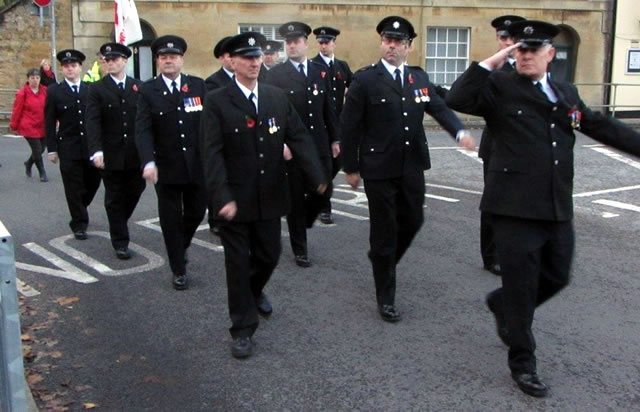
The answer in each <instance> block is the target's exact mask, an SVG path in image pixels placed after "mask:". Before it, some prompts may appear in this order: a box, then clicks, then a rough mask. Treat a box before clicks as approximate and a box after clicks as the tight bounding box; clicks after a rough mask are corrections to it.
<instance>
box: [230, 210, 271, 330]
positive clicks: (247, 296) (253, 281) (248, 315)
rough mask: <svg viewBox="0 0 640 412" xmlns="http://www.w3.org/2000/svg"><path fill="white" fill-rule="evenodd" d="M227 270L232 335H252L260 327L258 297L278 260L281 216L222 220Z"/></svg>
mask: <svg viewBox="0 0 640 412" xmlns="http://www.w3.org/2000/svg"><path fill="white" fill-rule="evenodd" d="M218 224H219V226H220V237H221V240H222V245H223V246H224V262H225V268H226V271H227V294H228V298H229V315H230V317H231V328H230V329H229V332H230V333H231V336H232V337H234V338H236V337H247V336H252V335H253V333H254V332H255V330H256V328H257V327H258V311H257V308H256V299H257V298H258V297H259V296H260V294H261V293H262V289H263V288H264V286H265V285H266V284H267V282H268V281H269V278H270V277H271V274H272V273H273V270H274V269H275V268H276V266H277V264H278V259H279V257H280V252H281V251H282V247H281V244H280V230H281V224H280V218H277V219H269V220H259V221H256V222H248V223H242V222H226V221H225V222H219V223H218Z"/></svg>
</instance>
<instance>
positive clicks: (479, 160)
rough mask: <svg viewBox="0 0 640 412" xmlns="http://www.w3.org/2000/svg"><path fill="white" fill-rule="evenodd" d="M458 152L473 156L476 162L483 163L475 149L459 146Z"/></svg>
mask: <svg viewBox="0 0 640 412" xmlns="http://www.w3.org/2000/svg"><path fill="white" fill-rule="evenodd" d="M458 152H460V153H462V154H463V155H465V156H468V157H470V158H472V159H473V160H475V161H476V162H479V163H483V161H482V159H481V158H479V157H478V152H476V151H475V150H467V149H461V148H458Z"/></svg>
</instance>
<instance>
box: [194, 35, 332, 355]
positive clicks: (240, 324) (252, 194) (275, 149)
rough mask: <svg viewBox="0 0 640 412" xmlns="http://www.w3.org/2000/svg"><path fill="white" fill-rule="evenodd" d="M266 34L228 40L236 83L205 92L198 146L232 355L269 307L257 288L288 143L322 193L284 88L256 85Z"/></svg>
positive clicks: (270, 251) (282, 193)
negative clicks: (219, 247) (219, 254)
mask: <svg viewBox="0 0 640 412" xmlns="http://www.w3.org/2000/svg"><path fill="white" fill-rule="evenodd" d="M264 41H265V38H264V36H262V35H261V34H260V33H255V32H247V33H242V34H239V35H237V36H234V37H233V38H232V39H231V40H230V41H229V43H228V50H229V51H230V52H231V56H232V59H233V64H234V67H235V73H236V78H235V81H234V82H232V83H231V84H229V85H228V86H226V87H224V88H222V89H218V90H215V91H212V92H210V93H208V94H207V97H206V99H205V104H204V113H203V115H202V131H201V147H202V154H203V165H204V167H205V171H206V173H205V176H206V180H207V187H208V190H209V193H210V194H211V196H212V199H213V204H214V205H215V209H214V210H216V211H217V214H218V216H219V218H220V219H222V221H221V222H220V231H221V239H222V244H223V245H224V255H225V266H226V271H227V289H228V294H229V314H230V316H231V322H232V326H231V329H230V332H231V336H232V338H233V344H232V346H231V354H232V355H233V356H234V357H236V358H245V357H247V356H250V355H251V353H252V348H253V342H252V338H251V337H252V336H253V334H254V332H255V330H256V328H257V327H258V312H259V313H260V314H261V315H263V316H267V315H269V314H271V312H272V307H271V304H270V303H269V301H268V299H267V297H266V296H265V294H264V293H263V288H264V287H265V285H266V283H267V281H268V280H269V278H270V277H271V274H272V273H273V270H274V269H275V267H276V265H277V263H278V258H279V256H280V252H281V249H282V248H281V244H280V236H281V227H280V226H281V224H280V218H281V217H282V216H283V215H284V214H286V213H287V211H288V210H289V207H290V202H289V193H288V185H287V167H286V165H285V160H284V157H283V156H282V153H283V150H284V144H285V143H286V144H287V145H288V146H289V147H290V148H291V150H292V151H293V155H294V157H295V159H297V161H298V167H300V169H301V170H302V171H303V172H304V174H305V176H306V177H307V180H308V181H309V182H310V183H311V184H312V185H313V187H314V188H315V190H316V191H317V192H319V193H322V192H323V191H324V190H326V187H327V180H326V175H325V173H324V171H323V170H322V168H321V167H320V163H319V159H318V155H317V153H316V150H315V145H314V144H313V142H312V140H311V137H310V136H309V134H308V132H307V130H306V128H305V126H304V124H303V123H302V121H301V120H300V117H299V116H298V114H297V113H296V111H295V109H294V108H293V106H292V105H291V103H289V101H288V100H287V99H286V97H285V93H284V92H283V91H282V90H280V89H278V88H276V87H273V86H270V85H265V84H262V83H258V82H257V78H258V73H259V71H260V66H261V64H262V50H261V47H262V46H263V45H264Z"/></svg>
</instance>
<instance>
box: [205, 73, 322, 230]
mask: <svg viewBox="0 0 640 412" xmlns="http://www.w3.org/2000/svg"><path fill="white" fill-rule="evenodd" d="M204 107H205V109H204V113H203V115H202V132H201V147H202V153H203V165H204V167H205V170H206V173H205V175H206V183H207V188H208V191H209V193H210V195H211V196H212V201H213V205H214V206H215V207H214V210H216V211H218V210H220V209H221V208H222V207H223V206H224V205H226V204H227V203H229V202H231V201H235V202H236V204H237V206H238V212H237V214H236V216H235V217H234V219H233V220H234V221H237V222H250V221H256V220H264V219H273V218H279V217H281V216H283V215H285V214H287V213H288V211H289V206H290V199H289V192H288V190H289V185H288V184H287V175H286V170H287V169H286V166H285V160H284V158H283V156H282V151H283V148H284V144H285V143H286V144H287V145H288V146H289V147H290V148H291V151H292V152H293V154H294V156H295V157H296V158H297V159H299V161H298V165H299V166H300V167H301V168H302V170H303V172H304V173H305V175H306V176H307V177H308V178H309V180H310V182H311V183H312V184H313V186H314V187H317V186H318V185H319V184H321V183H327V182H326V181H325V179H324V177H323V174H322V169H321V167H320V163H319V158H318V155H317V153H316V150H315V148H314V145H313V143H312V141H311V137H310V136H309V133H308V132H307V130H306V128H305V127H304V124H303V123H302V121H301V120H300V117H299V116H298V114H297V113H296V111H295V110H294V108H293V106H292V105H291V103H289V101H288V100H287V99H286V96H285V94H284V92H282V90H280V89H278V88H276V87H273V86H270V85H266V84H258V114H257V115H256V113H255V106H254V105H253V104H252V103H251V102H250V101H249V100H248V99H247V98H246V97H245V95H244V94H243V93H242V91H241V90H240V88H239V87H238V86H237V85H236V84H235V82H233V83H231V84H229V85H228V86H227V87H224V88H222V89H218V90H214V91H212V92H210V93H208V94H207V97H206V99H205V105H204ZM276 129H277V130H276Z"/></svg>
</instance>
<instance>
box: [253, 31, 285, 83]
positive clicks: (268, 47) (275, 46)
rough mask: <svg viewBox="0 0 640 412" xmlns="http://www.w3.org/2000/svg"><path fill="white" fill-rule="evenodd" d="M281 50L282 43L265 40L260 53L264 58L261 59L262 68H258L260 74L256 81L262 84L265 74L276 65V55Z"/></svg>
mask: <svg viewBox="0 0 640 412" xmlns="http://www.w3.org/2000/svg"><path fill="white" fill-rule="evenodd" d="M281 50H282V42H279V41H277V40H267V42H266V43H265V45H264V49H263V50H262V52H263V53H264V56H263V58H262V66H260V74H259V75H258V81H259V82H262V81H264V79H265V78H266V77H267V72H268V71H269V70H271V69H272V68H273V67H274V66H275V65H277V64H278V55H279V54H280V51H281Z"/></svg>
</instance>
